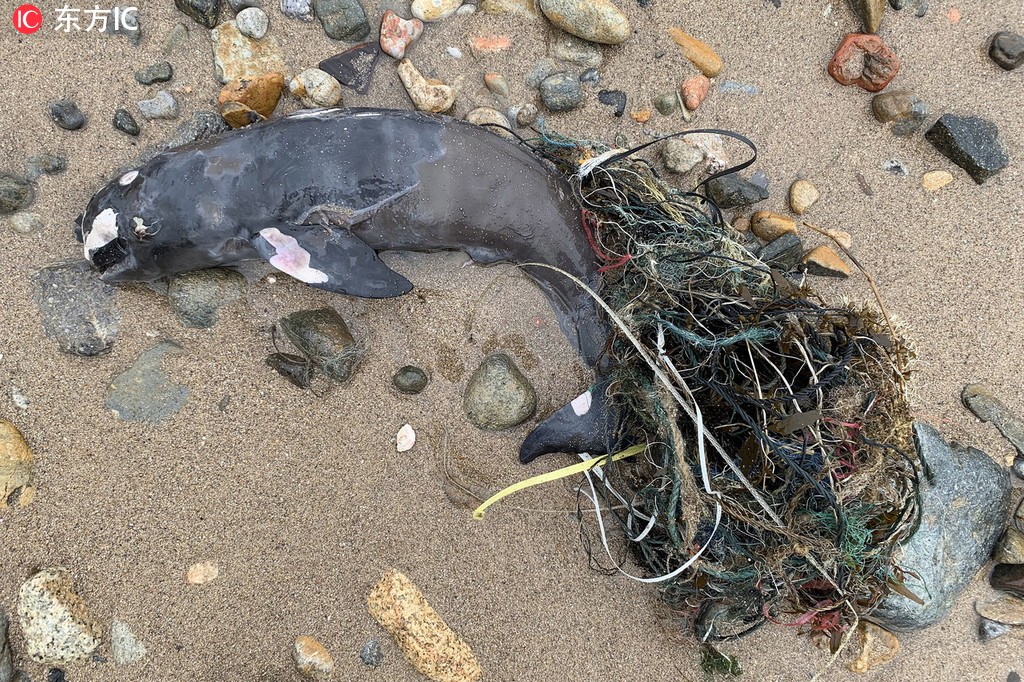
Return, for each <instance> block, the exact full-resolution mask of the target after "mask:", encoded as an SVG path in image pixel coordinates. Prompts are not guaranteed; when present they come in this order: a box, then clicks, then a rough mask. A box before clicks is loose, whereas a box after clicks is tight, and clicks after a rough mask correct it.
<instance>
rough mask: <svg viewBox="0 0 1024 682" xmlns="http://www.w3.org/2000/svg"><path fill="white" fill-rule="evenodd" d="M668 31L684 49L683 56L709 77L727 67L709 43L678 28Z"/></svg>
mask: <svg viewBox="0 0 1024 682" xmlns="http://www.w3.org/2000/svg"><path fill="white" fill-rule="evenodd" d="M668 33H669V35H670V36H672V40H674V41H675V43H676V45H678V46H679V48H680V49H681V50H682V52H683V56H684V57H686V58H687V59H689V60H690V62H691V63H692V64H693V65H694V66H696V67H697V69H698V70H699V71H700V72H701V73H703V74H704V75H705V76H707V77H708V78H714V77H715V76H717V75H718V74H720V73H721V72H722V69H723V68H725V64H724V62H722V58H721V57H719V56H718V54H717V53H715V51H714V50H712V49H711V46H710V45H708V44H707V43H705V42H703V41H701V40H698V39H697V38H694V37H693V36H691V35H689V34H688V33H684V32H683V31H682V30H681V29H678V28H670V29H669V30H668Z"/></svg>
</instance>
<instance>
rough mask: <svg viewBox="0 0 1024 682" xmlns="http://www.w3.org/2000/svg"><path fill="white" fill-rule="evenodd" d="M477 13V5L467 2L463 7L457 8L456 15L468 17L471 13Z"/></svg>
mask: <svg viewBox="0 0 1024 682" xmlns="http://www.w3.org/2000/svg"><path fill="white" fill-rule="evenodd" d="M475 13H476V5H474V4H471V3H469V2H467V3H466V4H465V5H463V6H462V7H460V8H458V9H457V10H455V16H457V17H468V16H469V15H470V14H475Z"/></svg>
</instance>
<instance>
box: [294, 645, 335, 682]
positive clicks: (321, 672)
mask: <svg viewBox="0 0 1024 682" xmlns="http://www.w3.org/2000/svg"><path fill="white" fill-rule="evenodd" d="M292 658H294V659H295V668H296V669H297V670H298V671H299V673H301V674H302V676H303V677H307V678H309V679H311V680H326V679H329V678H330V676H331V673H332V672H334V659H333V658H331V653H330V652H329V651H327V647H325V646H324V645H323V644H321V643H320V642H318V641H316V640H315V639H313V638H312V637H296V638H295V650H294V651H293V652H292Z"/></svg>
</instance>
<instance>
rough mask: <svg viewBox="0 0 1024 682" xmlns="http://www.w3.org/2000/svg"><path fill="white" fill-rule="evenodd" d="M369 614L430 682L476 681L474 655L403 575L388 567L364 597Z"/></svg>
mask: <svg viewBox="0 0 1024 682" xmlns="http://www.w3.org/2000/svg"><path fill="white" fill-rule="evenodd" d="M366 605H367V608H368V609H369V611H370V615H371V616H373V617H374V618H376V619H377V622H379V623H380V624H381V626H382V627H383V628H384V629H385V630H387V631H388V632H389V633H390V634H391V636H392V637H394V639H395V643H396V644H397V645H398V648H399V649H401V650H402V653H403V654H404V655H405V659H406V660H407V661H409V663H411V664H412V666H413V667H414V668H416V670H418V671H420V673H422V674H423V675H425V676H427V677H428V678H430V679H431V680H434V682H477V681H478V680H480V679H482V678H483V670H481V668H480V664H479V663H477V660H476V656H474V655H473V651H472V650H471V649H470V648H469V645H468V644H466V643H465V642H464V641H462V639H461V638H460V637H459V636H458V635H457V634H456V633H455V631H454V630H452V629H451V628H450V627H448V624H447V623H445V622H444V620H443V619H442V618H441V616H439V615H438V613H437V611H435V610H434V609H433V608H432V607H431V606H430V604H428V603H427V600H426V598H425V597H424V596H423V593H422V592H420V590H419V588H418V587H416V585H414V584H413V583H412V581H411V580H409V579H408V578H407V577H405V575H403V574H402V573H400V572H398V571H396V570H393V569H392V570H390V571H388V572H387V573H385V574H384V576H383V577H382V578H381V579H380V581H379V582H378V583H377V584H376V585H374V587H373V589H372V590H371V591H370V594H369V596H368V597H367V599H366Z"/></svg>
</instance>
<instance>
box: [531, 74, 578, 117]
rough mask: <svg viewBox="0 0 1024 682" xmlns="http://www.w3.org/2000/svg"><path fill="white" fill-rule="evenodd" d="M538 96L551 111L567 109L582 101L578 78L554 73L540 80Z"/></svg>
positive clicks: (576, 105) (573, 107)
mask: <svg viewBox="0 0 1024 682" xmlns="http://www.w3.org/2000/svg"><path fill="white" fill-rule="evenodd" d="M540 98H541V100H543V102H544V106H546V107H547V108H548V109H550V110H551V111H569V110H571V109H575V108H576V107H578V106H579V105H580V103H581V102H582V101H583V89H582V88H581V87H580V81H579V79H578V78H574V77H573V76H571V75H570V74H568V73H556V74H554V75H551V76H548V77H547V78H545V79H544V80H542V81H541V83H540Z"/></svg>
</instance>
